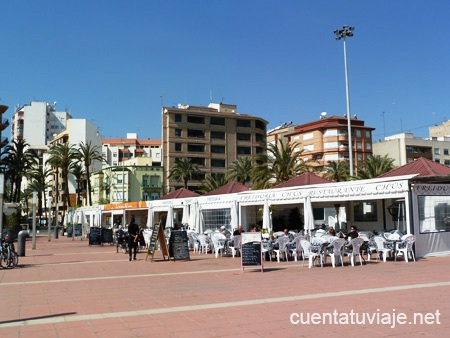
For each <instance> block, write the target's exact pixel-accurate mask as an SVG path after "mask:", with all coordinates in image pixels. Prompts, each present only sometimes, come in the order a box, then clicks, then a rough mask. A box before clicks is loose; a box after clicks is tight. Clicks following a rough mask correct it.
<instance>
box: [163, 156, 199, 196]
mask: <svg viewBox="0 0 450 338" xmlns="http://www.w3.org/2000/svg"><path fill="white" fill-rule="evenodd" d="M197 173H200V169H199V168H198V165H197V164H196V163H192V161H191V159H190V158H187V157H185V158H180V159H177V160H176V161H175V164H174V166H173V168H172V170H171V171H170V174H169V177H168V178H169V179H171V178H172V179H174V180H177V181H181V180H182V181H183V182H184V188H185V189H187V187H188V182H189V180H190V179H192V176H193V175H194V174H197Z"/></svg>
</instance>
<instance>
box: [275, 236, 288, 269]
mask: <svg viewBox="0 0 450 338" xmlns="http://www.w3.org/2000/svg"><path fill="white" fill-rule="evenodd" d="M275 244H278V249H273V252H275V253H276V254H277V261H278V263H280V255H281V254H282V253H283V254H284V258H285V260H286V261H287V260H288V248H287V245H288V244H289V237H287V236H281V237H278V238H277V240H276V241H275Z"/></svg>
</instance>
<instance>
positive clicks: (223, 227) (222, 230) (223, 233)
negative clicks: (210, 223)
mask: <svg viewBox="0 0 450 338" xmlns="http://www.w3.org/2000/svg"><path fill="white" fill-rule="evenodd" d="M219 232H220V233H221V234H222V235H225V237H226V238H230V237H231V232H229V231H228V230H227V228H226V227H225V225H222V226H221V227H220V231H219Z"/></svg>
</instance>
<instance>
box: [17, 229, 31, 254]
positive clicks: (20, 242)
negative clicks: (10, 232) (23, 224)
mask: <svg viewBox="0 0 450 338" xmlns="http://www.w3.org/2000/svg"><path fill="white" fill-rule="evenodd" d="M27 237H30V232H29V231H28V230H22V231H19V235H18V236H17V255H18V256H20V257H24V256H25V239H26V238H27Z"/></svg>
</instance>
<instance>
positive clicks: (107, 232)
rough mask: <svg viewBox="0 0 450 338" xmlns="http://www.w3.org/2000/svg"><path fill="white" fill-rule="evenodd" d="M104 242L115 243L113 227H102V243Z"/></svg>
mask: <svg viewBox="0 0 450 338" xmlns="http://www.w3.org/2000/svg"><path fill="white" fill-rule="evenodd" d="M91 231H92V230H91ZM104 243H109V244H114V239H113V229H105V228H102V244H104Z"/></svg>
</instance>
